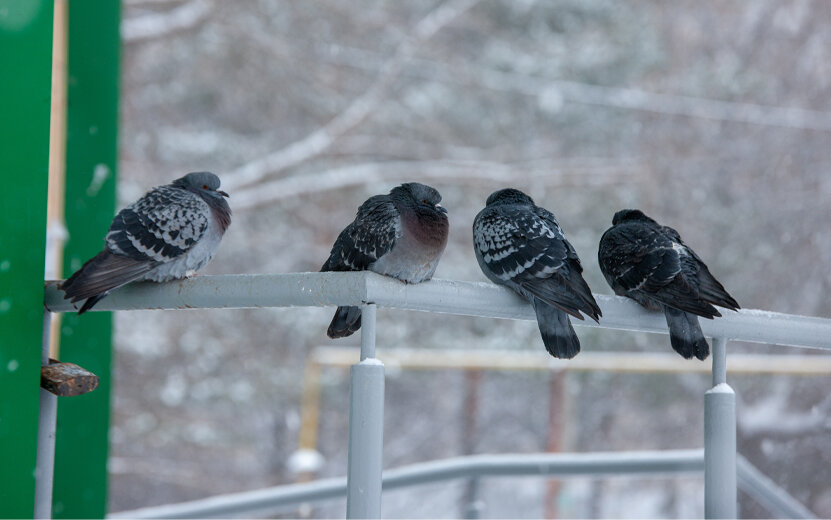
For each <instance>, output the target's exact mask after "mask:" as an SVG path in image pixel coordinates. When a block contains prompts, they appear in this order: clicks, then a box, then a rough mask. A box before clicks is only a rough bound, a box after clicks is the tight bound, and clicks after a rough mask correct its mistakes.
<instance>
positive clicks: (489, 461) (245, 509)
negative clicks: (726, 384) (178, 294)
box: [107, 450, 815, 518]
mask: <svg viewBox="0 0 831 520" xmlns="http://www.w3.org/2000/svg"><path fill="white" fill-rule="evenodd" d="M738 462H739V465H738V468H737V469H738V472H737V475H738V482H739V487H740V488H741V489H742V490H744V491H745V492H747V493H748V494H749V495H750V496H751V497H753V498H754V499H756V500H757V501H758V502H759V503H761V504H762V505H763V506H764V507H765V508H766V509H767V510H768V511H769V512H770V513H772V514H773V516H774V517H776V518H815V515H814V514H813V513H812V512H811V511H809V510H808V509H807V508H805V506H803V505H802V504H800V503H799V502H798V501H796V500H795V499H794V498H793V497H791V496H790V495H788V494H787V493H786V492H784V491H783V490H782V489H781V488H779V487H778V486H777V485H776V484H774V483H773V482H772V481H771V480H770V479H768V478H767V477H765V476H764V475H763V474H762V473H761V472H760V471H759V470H758V469H756V468H755V467H754V466H753V465H751V464H750V463H749V462H747V460H746V459H745V458H744V457H741V456H740V457H739V458H738ZM703 470H704V450H663V451H630V452H595V453H523V454H502V455H469V456H465V457H453V458H449V459H443V460H437V461H431V462H422V463H419V464H412V465H409V466H404V467H401V468H395V469H391V470H387V471H384V475H383V482H382V488H383V489H384V490H387V491H390V490H393V489H400V488H404V487H410V486H418V485H421V484H431V483H435V482H440V481H445V480H451V479H462V478H467V479H470V478H475V479H481V478H484V477H498V476H512V477H527V476H545V477H560V478H568V477H576V476H586V475H591V476H611V475H642V476H643V475H656V474H657V475H680V474H693V475H695V474H700V473H701V472H702V471H703ZM345 495H346V478H343V477H342V478H329V479H321V480H316V481H314V482H307V483H302V484H288V485H283V486H275V487H270V488H264V489H257V490H254V491H243V492H241V493H228V494H225V495H215V496H212V497H208V498H203V499H199V500H192V501H188V502H181V503H178V504H168V505H163V506H154V507H143V508H140V509H133V510H130V511H120V512H118V513H112V514H110V515H108V516H107V518H227V517H238V516H247V517H251V516H254V515H262V516H265V515H271V514H275V513H278V512H280V511H283V510H285V508H287V507H290V506H297V505H299V504H302V503H312V502H318V501H323V500H331V499H336V498H341V497H343V496H345Z"/></svg>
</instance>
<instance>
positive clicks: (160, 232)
mask: <svg viewBox="0 0 831 520" xmlns="http://www.w3.org/2000/svg"><path fill="white" fill-rule="evenodd" d="M209 217H210V208H209V206H208V204H207V203H206V202H205V201H203V200H202V199H201V198H199V197H198V196H197V195H195V194H193V193H191V192H189V191H185V190H182V189H178V188H174V187H171V186H161V187H159V188H156V189H154V190H152V191H151V192H150V193H148V194H147V195H146V196H144V197H142V198H141V199H139V200H138V201H137V202H135V203H133V204H132V205H130V206H129V207H127V208H125V209H123V210H121V212H119V214H118V215H116V217H115V219H114V220H113V223H112V226H110V230H109V232H108V233H107V238H106V240H107V246H108V247H109V248H110V250H112V251H113V252H114V253H116V254H121V255H124V256H128V257H130V258H133V259H135V260H146V261H156V262H166V261H169V260H171V259H173V258H176V257H178V256H180V255H182V254H184V253H186V252H187V251H188V250H190V249H191V248H192V247H193V246H194V244H196V242H198V241H199V240H200V239H201V238H202V237H203V236H204V235H205V232H206V231H207V229H208V218H209Z"/></svg>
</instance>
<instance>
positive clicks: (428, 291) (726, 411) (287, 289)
mask: <svg viewBox="0 0 831 520" xmlns="http://www.w3.org/2000/svg"><path fill="white" fill-rule="evenodd" d="M595 298H596V300H597V302H598V304H599V305H600V307H601V309H602V311H603V318H602V319H601V321H600V323H599V324H595V323H594V322H588V323H586V322H578V323H575V325H578V326H589V327H601V328H611V329H620V330H634V331H644V332H657V333H663V334H666V333H667V329H666V322H665V321H664V318H663V316H662V315H661V314H660V313H650V312H647V311H645V310H644V309H643V308H641V307H640V306H638V305H637V304H636V303H634V302H632V301H630V300H628V299H625V298H621V297H617V296H608V295H595ZM44 301H45V305H46V308H47V310H49V311H51V312H71V311H73V310H74V309H73V307H72V305H71V304H69V302H67V301H66V300H64V299H63V297H62V294H61V293H60V291H58V290H57V288H56V284H55V283H47V286H46V291H45V300H44ZM328 305H333V306H334V305H357V306H362V307H363V312H364V314H363V318H362V328H361V356H360V357H361V359H360V361H359V362H358V363H357V364H355V365H353V367H352V370H351V380H350V384H351V386H350V420H349V432H350V435H349V460H348V469H347V473H348V475H347V517H349V518H359V517H361V518H377V517H379V516H380V504H381V481H382V479H381V468H382V461H381V448H382V444H383V442H382V441H383V401H384V398H383V396H384V366H383V364H382V363H381V362H380V361H378V360H377V359H376V358H375V317H376V306H379V305H380V306H384V307H393V308H399V309H409V310H418V311H428V312H440V313H449V314H460V315H469V316H484V317H494V318H508V319H523V320H534V319H535V315H534V312H533V310H532V309H531V307H530V306H529V305H528V303H527V302H526V301H524V300H522V299H521V298H519V297H517V296H516V295H515V294H513V293H512V292H510V291H508V290H507V289H504V288H501V287H497V286H495V285H493V284H487V283H476V282H459V281H447V280H433V281H430V282H426V283H422V284H417V285H408V284H404V283H401V282H398V281H396V280H393V279H390V278H386V277H383V276H379V275H376V274H374V273H369V272H355V273H293V274H280V275H222V276H200V277H198V278H194V279H190V280H181V281H176V282H169V283H166V284H153V283H143V284H134V285H130V286H127V287H124V288H122V289H119V290H117V291H115V292H113V294H111V295H110V296H108V297H107V298H105V299H104V300H102V301H101V302H100V303H99V304H98V305H97V306H96V308H95V309H94V310H99V311H104V310H137V309H193V308H251V307H291V306H314V307H318V306H328ZM586 321H588V320H586ZM701 326H702V330H703V331H704V334H705V335H707V336H710V337H713V353H712V356H713V369H712V371H713V387H712V388H711V389H710V390H709V391H708V392H707V393H706V395H705V411H704V413H705V439H704V480H705V496H704V502H705V515H706V516H707V517H708V518H732V517H735V516H736V499H737V494H736V493H737V492H736V474H737V469H736V468H737V462H736V415H735V407H736V398H735V393H734V392H733V390H732V388H730V386H729V385H728V384H727V362H726V345H727V341H728V339H731V340H741V341H750V342H761V343H776V344H780V345H790V346H800V347H809V348H820V349H828V350H831V320H829V319H822V318H811V317H804V316H793V315H787V314H780V313H772V312H765V311H755V310H741V311H738V312H726V313H725V316H724V317H722V318H720V319H717V320H701ZM564 363H567V362H564ZM39 442H49V440H48V439H46V438H41V439H40V441H39ZM52 442H54V440H52ZM44 463H48V462H47V461H44ZM39 464H40V461H39Z"/></svg>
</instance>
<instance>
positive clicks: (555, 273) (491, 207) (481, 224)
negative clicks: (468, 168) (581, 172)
mask: <svg viewBox="0 0 831 520" xmlns="http://www.w3.org/2000/svg"><path fill="white" fill-rule="evenodd" d="M473 249H474V250H475V252H476V259H477V260H478V261H479V267H481V268H482V272H484V273H485V276H487V277H488V278H490V279H491V280H492V281H493V282H494V283H497V284H499V285H504V286H506V287H508V288H510V289H512V290H514V291H516V292H517V293H519V294H520V295H522V296H523V297H525V298H526V299H527V300H528V301H529V302H531V305H532V306H533V307H534V310H535V311H536V313H537V324H538V325H539V328H540V334H541V335H542V341H543V343H544V344H545V348H546V350H548V353H549V354H551V355H552V356H554V357H557V358H564V359H571V358H573V357H574V356H576V355H577V353H578V352H580V340H579V339H577V335H576V334H575V333H574V329H573V328H572V326H571V322H570V321H569V318H568V315H569V314H570V315H572V316H574V317H575V318H579V319H581V320H582V319H583V315H582V314H580V312H581V311H582V312H583V313H585V314H586V315H587V316H589V317H591V318H592V319H594V320H595V321H597V320H598V319H599V318H600V316H601V312H600V307H598V306H597V302H596V301H594V297H593V296H592V293H591V290H590V289H589V286H588V285H587V284H586V281H585V280H583V276H582V275H581V273H582V272H583V267H582V266H581V265H580V259H579V258H578V257H577V253H576V252H575V251H574V248H573V247H572V246H571V244H570V243H569V242H568V240H566V239H565V237H564V236H563V230H562V229H560V224H559V223H558V222H557V219H556V218H554V215H553V214H552V213H551V212H549V211H548V210H546V209H544V208H541V207H539V206H537V205H535V204H534V201H533V200H532V199H531V197H529V196H528V195H526V194H525V193H523V192H521V191H519V190H515V189H513V188H507V189H504V190H499V191H496V192H494V193H492V194H491V196H490V197H488V200H487V202H486V206H485V208H484V209H483V210H482V211H480V212H479V214H478V215H476V219H475V220H474V221H473Z"/></svg>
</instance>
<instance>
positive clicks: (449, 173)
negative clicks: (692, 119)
mask: <svg viewBox="0 0 831 520" xmlns="http://www.w3.org/2000/svg"><path fill="white" fill-rule="evenodd" d="M640 168H641V166H640V163H639V162H636V161H627V160H617V159H616V160H615V161H614V162H607V163H605V164H601V163H597V162H590V163H589V164H584V165H579V164H567V165H564V166H560V167H556V166H552V165H551V164H550V162H546V164H545V165H544V166H533V165H527V166H523V165H510V164H501V163H495V162H487V161H453V160H449V161H447V160H438V161H390V162H380V163H378V162H375V163H363V164H354V165H350V166H345V167H342V168H333V169H331V170H324V171H321V172H315V173H304V174H298V175H293V176H290V177H286V178H282V179H276V180H273V181H271V182H267V183H264V184H260V185H258V186H256V187H253V188H249V189H247V190H243V191H240V192H237V193H234V211H241V210H246V209H251V208H255V207H258V206H262V205H264V204H268V203H272V202H274V201H277V200H280V199H285V198H289V197H296V196H298V195H305V194H309V193H319V192H325V191H330V190H337V189H341V188H344V187H348V186H358V185H361V184H368V183H373V182H381V181H394V180H397V179H407V178H411V177H413V176H416V175H417V176H418V178H419V179H430V178H440V179H442V180H445V181H447V180H449V179H452V180H453V182H455V183H457V184H458V183H460V182H464V181H469V182H482V181H486V182H492V183H497V184H505V183H516V182H517V181H518V180H535V181H540V180H542V181H545V182H548V183H562V182H563V181H564V180H569V181H571V180H578V181H580V182H581V183H583V184H587V183H604V184H612V183H614V182H622V181H626V182H629V183H631V182H636V181H637V176H636V172H637V171H638V170H639V169H640ZM612 177H614V178H612Z"/></svg>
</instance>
